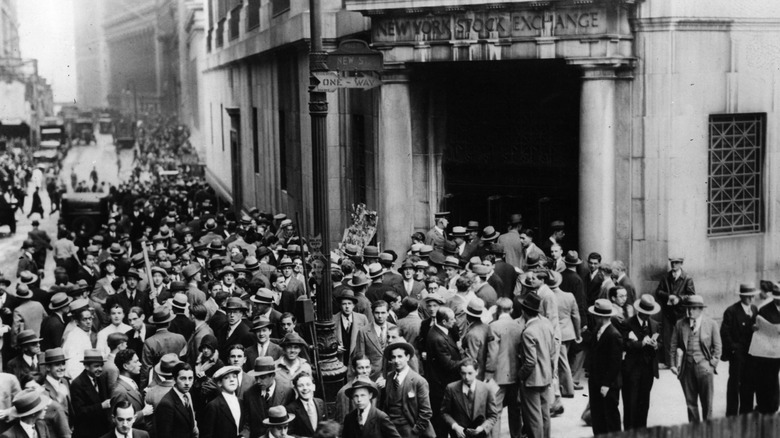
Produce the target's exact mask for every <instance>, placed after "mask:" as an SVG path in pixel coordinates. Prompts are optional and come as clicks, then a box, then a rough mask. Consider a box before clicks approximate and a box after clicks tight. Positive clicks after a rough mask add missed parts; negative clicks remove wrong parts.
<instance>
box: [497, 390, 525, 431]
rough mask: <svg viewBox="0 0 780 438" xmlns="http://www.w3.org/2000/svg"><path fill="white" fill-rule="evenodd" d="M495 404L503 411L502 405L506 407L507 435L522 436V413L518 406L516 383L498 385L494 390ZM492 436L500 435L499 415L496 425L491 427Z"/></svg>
mask: <svg viewBox="0 0 780 438" xmlns="http://www.w3.org/2000/svg"><path fill="white" fill-rule="evenodd" d="M496 404H497V405H498V408H499V409H500V410H501V411H502V412H503V411H504V407H506V408H507V416H508V417H509V418H507V420H509V437H510V438H518V437H520V436H522V433H521V429H522V428H523V414H522V408H521V407H520V399H519V394H518V391H517V384H516V383H511V384H508V385H498V391H496ZM492 436H494V437H498V436H501V418H500V417H499V419H498V421H497V422H496V425H495V426H494V427H493V433H492Z"/></svg>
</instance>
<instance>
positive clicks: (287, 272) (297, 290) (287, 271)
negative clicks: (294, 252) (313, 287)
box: [279, 256, 306, 298]
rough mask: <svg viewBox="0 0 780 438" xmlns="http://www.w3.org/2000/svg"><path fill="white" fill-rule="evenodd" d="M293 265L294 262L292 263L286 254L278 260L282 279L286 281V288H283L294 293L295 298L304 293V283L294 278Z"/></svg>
mask: <svg viewBox="0 0 780 438" xmlns="http://www.w3.org/2000/svg"><path fill="white" fill-rule="evenodd" d="M294 267H295V263H293V261H292V259H291V258H290V257H288V256H284V257H282V260H281V261H280V262H279V270H281V271H282V275H283V276H284V281H285V283H287V288H286V289H285V290H287V291H288V292H291V293H293V294H295V298H298V297H300V296H301V295H305V294H306V285H304V284H303V283H302V282H301V281H300V280H298V279H297V278H295V275H293V274H294V269H293V268H294Z"/></svg>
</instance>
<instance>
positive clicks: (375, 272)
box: [366, 263, 391, 303]
mask: <svg viewBox="0 0 780 438" xmlns="http://www.w3.org/2000/svg"><path fill="white" fill-rule="evenodd" d="M384 274H385V270H384V268H383V267H382V265H380V264H379V263H371V264H370V265H368V278H370V279H371V284H370V285H369V286H368V289H366V298H368V300H369V301H371V302H372V303H373V302H375V301H377V300H381V299H382V297H383V296H384V295H385V292H387V291H388V290H391V288H389V287H388V286H386V285H385V284H384V282H383V278H382V277H383V276H384Z"/></svg>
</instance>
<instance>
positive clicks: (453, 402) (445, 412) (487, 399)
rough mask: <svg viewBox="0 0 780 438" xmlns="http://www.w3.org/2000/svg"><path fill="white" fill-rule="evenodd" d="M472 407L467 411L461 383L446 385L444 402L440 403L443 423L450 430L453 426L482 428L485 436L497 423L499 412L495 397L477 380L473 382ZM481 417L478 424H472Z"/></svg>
mask: <svg viewBox="0 0 780 438" xmlns="http://www.w3.org/2000/svg"><path fill="white" fill-rule="evenodd" d="M474 384H475V386H474V405H473V406H472V410H471V412H469V411H468V409H467V406H468V401H467V400H466V395H465V394H463V382H462V381H458V382H452V383H450V384H449V385H447V389H446V390H445V391H444V400H443V401H442V403H441V416H442V418H443V419H444V422H445V423H447V425H448V426H449V427H450V428H452V425H453V424H458V425H459V426H462V427H464V428H472V429H476V428H477V427H479V426H482V429H484V430H485V433H487V436H490V431H491V429H492V428H493V426H494V425H495V424H496V421H498V416H499V415H500V414H501V411H500V410H499V408H498V404H497V403H496V397H495V395H494V393H493V391H491V390H490V388H488V386H487V384H485V383H484V382H481V381H479V380H477V381H475V382H474ZM478 417H482V418H483V421H482V423H480V424H474V420H476V419H477V418H478Z"/></svg>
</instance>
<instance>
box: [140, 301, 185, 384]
mask: <svg viewBox="0 0 780 438" xmlns="http://www.w3.org/2000/svg"><path fill="white" fill-rule="evenodd" d="M173 318H174V316H173V314H172V313H171V311H170V310H168V309H167V308H166V307H161V308H159V309H158V310H155V312H154V313H153V314H152V315H151V316H149V323H150V324H152V325H154V326H155V327H156V329H155V332H154V334H153V335H152V336H151V337H149V338H147V339H146V341H144V348H143V352H142V353H141V362H142V364H143V366H142V368H141V386H144V387H145V386H146V385H147V384H148V383H149V370H150V369H151V368H152V367H153V366H154V365H155V364H156V363H157V362H159V361H160V358H162V357H163V356H164V355H166V354H168V353H174V354H176V355H179V354H181V352H182V350H184V347H186V346H187V340H186V339H184V336H182V335H180V334H178V333H171V332H170V331H169V330H168V327H169V325H170V323H171V321H173Z"/></svg>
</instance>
